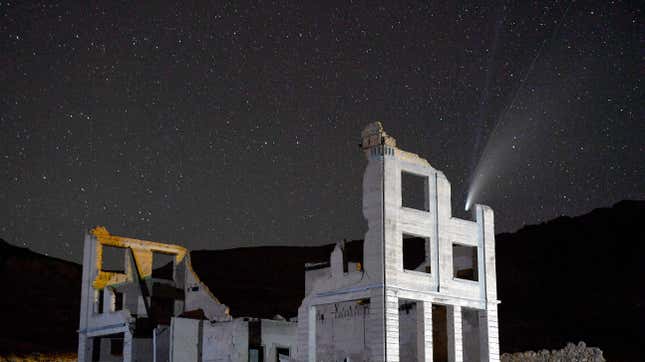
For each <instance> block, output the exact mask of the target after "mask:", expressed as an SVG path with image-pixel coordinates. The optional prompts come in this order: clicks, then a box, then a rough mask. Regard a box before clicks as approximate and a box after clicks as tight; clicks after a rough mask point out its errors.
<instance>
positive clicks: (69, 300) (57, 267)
mask: <svg viewBox="0 0 645 362" xmlns="http://www.w3.org/2000/svg"><path fill="white" fill-rule="evenodd" d="M81 272H82V270H81V266H80V265H78V264H76V263H72V262H69V261H65V260H61V259H56V258H52V257H48V256H45V255H41V254H38V253H35V252H33V251H31V250H29V249H27V248H19V247H16V246H13V245H10V244H8V243H6V242H5V241H4V240H2V239H0V287H1V288H2V291H0V321H2V322H1V323H0V324H1V325H2V328H1V329H0V354H5V353H7V352H32V351H34V352H35V351H37V352H51V351H74V350H76V344H77V342H78V337H77V334H76V330H77V329H78V317H79V308H80V295H81Z"/></svg>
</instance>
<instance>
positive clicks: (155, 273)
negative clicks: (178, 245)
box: [152, 251, 175, 280]
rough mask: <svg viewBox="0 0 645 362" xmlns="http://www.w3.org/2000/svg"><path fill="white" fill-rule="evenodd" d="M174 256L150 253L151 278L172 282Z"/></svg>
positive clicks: (155, 252)
mask: <svg viewBox="0 0 645 362" xmlns="http://www.w3.org/2000/svg"><path fill="white" fill-rule="evenodd" d="M174 269H175V254H166V253H160V252H157V251H154V252H152V277H153V278H157V279H166V280H173V272H174Z"/></svg>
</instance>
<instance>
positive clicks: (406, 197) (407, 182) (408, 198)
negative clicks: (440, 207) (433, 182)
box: [401, 171, 430, 211]
mask: <svg viewBox="0 0 645 362" xmlns="http://www.w3.org/2000/svg"><path fill="white" fill-rule="evenodd" d="M401 205H402V206H403V207H408V208H411V209H417V210H422V211H428V210H430V208H429V207H428V177H426V176H420V175H415V174H413V173H409V172H405V171H404V172H401Z"/></svg>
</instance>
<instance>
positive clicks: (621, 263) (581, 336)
mask: <svg viewBox="0 0 645 362" xmlns="http://www.w3.org/2000/svg"><path fill="white" fill-rule="evenodd" d="M644 218H645V201H621V202H619V203H617V204H616V205H614V206H613V207H611V208H602V209H596V210H593V211H592V212H590V213H588V214H586V215H582V216H578V217H573V218H571V217H559V218H557V219H555V220H552V221H549V222H546V223H543V224H540V225H532V226H526V227H524V228H522V229H521V230H519V231H517V232H515V233H512V234H499V235H497V236H496V242H497V245H496V246H497V254H496V255H497V279H498V282H497V288H498V295H499V298H500V300H501V301H502V304H500V307H499V311H500V314H499V317H500V343H501V347H502V350H503V351H506V352H513V351H525V350H537V349H542V348H547V349H555V348H559V347H558V346H563V345H565V344H566V342H578V341H580V340H584V341H585V342H586V343H587V345H589V346H595V347H599V348H600V349H602V350H603V351H604V352H605V354H604V355H605V358H606V359H607V360H608V361H637V360H642V356H643V353H642V351H641V348H642V346H641V343H639V341H641V340H642V339H643V336H645V333H644V332H643V326H644V325H645V309H644V308H645V306H644V304H645V228H643V225H641V224H640V223H641V221H643V219H644Z"/></svg>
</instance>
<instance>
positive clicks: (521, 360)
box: [502, 342, 605, 362]
mask: <svg viewBox="0 0 645 362" xmlns="http://www.w3.org/2000/svg"><path fill="white" fill-rule="evenodd" d="M502 362H605V358H604V357H603V356H602V351H601V350H600V349H599V348H596V347H587V345H586V344H585V343H584V342H579V343H578V345H575V344H573V343H568V344H567V345H566V346H565V347H564V348H562V349H558V350H551V351H547V350H545V349H543V350H541V351H539V352H533V351H528V352H519V353H504V354H503V355H502Z"/></svg>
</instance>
